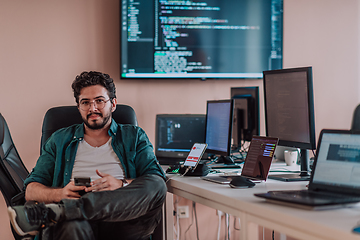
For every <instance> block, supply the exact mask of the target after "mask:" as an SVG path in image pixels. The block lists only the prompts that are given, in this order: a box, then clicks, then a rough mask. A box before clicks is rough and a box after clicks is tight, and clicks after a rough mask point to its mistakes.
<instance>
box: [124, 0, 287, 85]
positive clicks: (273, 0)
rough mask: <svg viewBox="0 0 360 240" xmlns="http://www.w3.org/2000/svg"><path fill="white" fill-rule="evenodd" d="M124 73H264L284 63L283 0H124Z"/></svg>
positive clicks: (247, 75)
mask: <svg viewBox="0 0 360 240" xmlns="http://www.w3.org/2000/svg"><path fill="white" fill-rule="evenodd" d="M120 12H121V14H120V16H121V20H120V25H121V26H120V27H121V30H120V33H121V40H120V49H121V50H120V51H121V54H120V56H121V61H120V62H121V77H122V78H202V79H206V78H261V77H262V72H263V71H264V70H271V69H279V68H282V55H283V54H282V45H283V44H282V41H283V40H282V39H283V0H226V1H224V0H205V1H183V0H174V1H167V0H158V1H149V0H122V1H121V5H120Z"/></svg>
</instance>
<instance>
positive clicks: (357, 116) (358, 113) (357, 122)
mask: <svg viewBox="0 0 360 240" xmlns="http://www.w3.org/2000/svg"><path fill="white" fill-rule="evenodd" d="M351 130H357V131H359V130H360V104H359V105H357V107H356V108H355V110H354V113H353V119H352V123H351Z"/></svg>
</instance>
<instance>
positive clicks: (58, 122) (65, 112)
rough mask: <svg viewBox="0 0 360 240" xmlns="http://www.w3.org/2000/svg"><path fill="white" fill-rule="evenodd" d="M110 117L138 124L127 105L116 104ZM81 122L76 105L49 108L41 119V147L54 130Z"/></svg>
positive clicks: (132, 111) (119, 121)
mask: <svg viewBox="0 0 360 240" xmlns="http://www.w3.org/2000/svg"><path fill="white" fill-rule="evenodd" d="M112 117H113V118H114V120H115V121H116V122H117V123H121V124H131V125H135V126H137V125H138V122H137V118H136V114H135V111H134V109H133V108H132V107H130V106H128V105H123V104H117V105H116V110H115V111H114V112H113V113H112ZM82 122H83V120H82V118H81V115H80V113H79V110H78V108H77V107H76V106H61V107H54V108H50V109H49V110H48V111H47V112H46V114H45V117H44V121H43V126H42V136H41V148H42V146H43V145H44V143H45V142H46V140H47V139H48V138H49V137H50V136H51V134H53V133H54V132H55V131H56V130H58V129H60V128H63V127H69V126H71V125H73V124H77V123H82ZM40 151H41V149H40Z"/></svg>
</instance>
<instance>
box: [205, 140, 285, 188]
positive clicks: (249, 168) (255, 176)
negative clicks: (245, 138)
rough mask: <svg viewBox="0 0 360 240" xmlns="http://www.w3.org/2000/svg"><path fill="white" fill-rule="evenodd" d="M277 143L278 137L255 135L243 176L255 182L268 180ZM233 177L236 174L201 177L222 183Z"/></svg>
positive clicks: (242, 172)
mask: <svg viewBox="0 0 360 240" xmlns="http://www.w3.org/2000/svg"><path fill="white" fill-rule="evenodd" d="M277 143H278V138H273V137H261V136H253V137H252V139H251V142H250V146H249V150H248V153H247V155H246V159H245V162H244V166H243V169H242V171H241V176H242V177H246V178H248V179H250V180H252V181H254V182H261V181H266V179H267V177H268V174H269V170H270V166H271V162H272V159H273V156H274V152H275V149H276V146H277ZM233 177H236V176H222V175H220V176H219V175H216V176H205V177H201V178H202V179H204V180H207V181H212V182H216V183H220V184H229V183H230V182H231V180H232V179H233Z"/></svg>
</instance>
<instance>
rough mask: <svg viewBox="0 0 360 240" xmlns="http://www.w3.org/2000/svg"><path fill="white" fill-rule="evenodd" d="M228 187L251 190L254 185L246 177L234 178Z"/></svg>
mask: <svg viewBox="0 0 360 240" xmlns="http://www.w3.org/2000/svg"><path fill="white" fill-rule="evenodd" d="M229 185H230V187H232V188H252V187H254V186H255V183H254V182H252V181H251V180H250V179H248V178H246V177H242V176H236V177H233V179H232V180H231V182H230V183H229Z"/></svg>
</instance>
